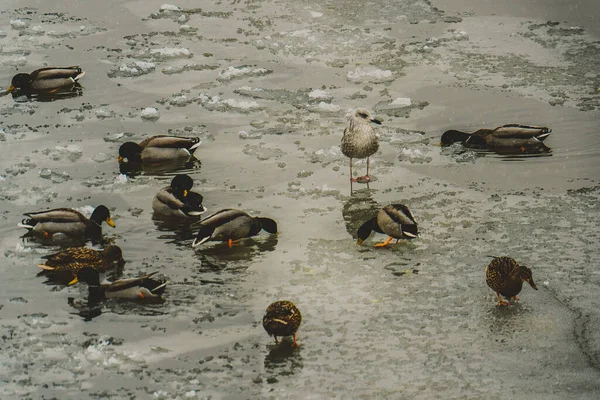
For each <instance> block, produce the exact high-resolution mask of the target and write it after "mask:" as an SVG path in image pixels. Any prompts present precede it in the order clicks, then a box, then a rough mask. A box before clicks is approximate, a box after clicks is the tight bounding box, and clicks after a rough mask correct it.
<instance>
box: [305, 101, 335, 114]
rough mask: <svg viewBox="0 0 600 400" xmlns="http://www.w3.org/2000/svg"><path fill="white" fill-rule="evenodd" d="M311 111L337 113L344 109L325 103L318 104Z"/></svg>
mask: <svg viewBox="0 0 600 400" xmlns="http://www.w3.org/2000/svg"><path fill="white" fill-rule="evenodd" d="M310 109H311V111H316V112H326V113H337V112H340V110H341V109H342V108H341V107H340V106H338V105H335V104H329V103H325V102H324V101H322V102H320V103H319V104H317V105H316V106H315V107H311V108H310Z"/></svg>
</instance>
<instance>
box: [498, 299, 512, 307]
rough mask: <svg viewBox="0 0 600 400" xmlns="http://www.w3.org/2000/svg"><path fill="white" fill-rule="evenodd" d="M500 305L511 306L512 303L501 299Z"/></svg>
mask: <svg viewBox="0 0 600 400" xmlns="http://www.w3.org/2000/svg"><path fill="white" fill-rule="evenodd" d="M498 305H499V306H510V303H509V302H507V301H504V300H500V301H499V302H498Z"/></svg>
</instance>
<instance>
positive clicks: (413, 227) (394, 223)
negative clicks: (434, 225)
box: [356, 204, 419, 247]
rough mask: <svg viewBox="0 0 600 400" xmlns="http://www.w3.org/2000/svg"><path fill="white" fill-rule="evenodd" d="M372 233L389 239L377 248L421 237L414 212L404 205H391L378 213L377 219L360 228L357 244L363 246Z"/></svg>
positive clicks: (378, 244)
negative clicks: (400, 240) (394, 241)
mask: <svg viewBox="0 0 600 400" xmlns="http://www.w3.org/2000/svg"><path fill="white" fill-rule="evenodd" d="M372 231H375V232H378V233H385V234H386V235H388V236H389V237H388V238H387V240H386V241H385V242H383V243H377V244H375V245H374V246H375V247H384V246H387V245H388V244H389V243H390V242H391V241H392V239H396V242H397V241H398V240H399V239H414V238H416V237H418V236H419V232H418V230H417V222H416V221H415V217H414V216H413V214H412V212H410V210H409V209H408V207H406V206H405V205H404V204H390V205H388V206H385V207H383V208H382V209H381V210H379V211H377V215H376V216H375V218H371V219H370V220H368V221H367V222H365V223H364V224H362V225H361V226H360V228H358V231H357V232H356V235H357V236H358V241H357V242H356V244H362V242H363V241H365V240H366V239H367V238H368V237H369V235H370V234H371V232H372Z"/></svg>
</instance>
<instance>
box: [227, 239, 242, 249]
mask: <svg viewBox="0 0 600 400" xmlns="http://www.w3.org/2000/svg"><path fill="white" fill-rule="evenodd" d="M241 240H242V239H237V240H233V239H229V240H228V241H227V246H229V248H232V247H233V246H237V245H238V244H240V241H241Z"/></svg>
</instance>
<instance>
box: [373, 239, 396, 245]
mask: <svg viewBox="0 0 600 400" xmlns="http://www.w3.org/2000/svg"><path fill="white" fill-rule="evenodd" d="M392 239H393V237H391V236H390V237H389V238H387V240H386V241H385V242H383V243H376V244H374V245H373V247H386V246H387V245H388V244H390V242H391V241H392Z"/></svg>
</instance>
